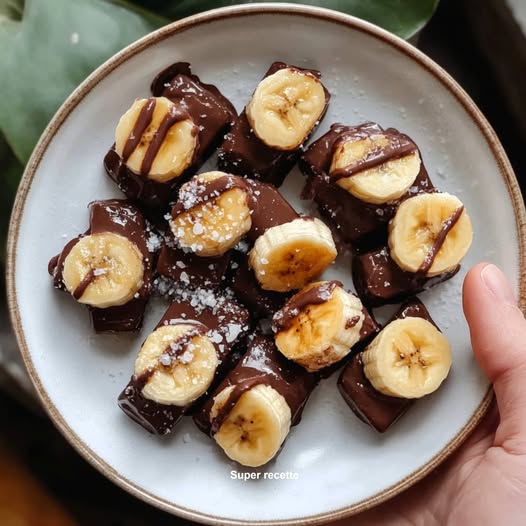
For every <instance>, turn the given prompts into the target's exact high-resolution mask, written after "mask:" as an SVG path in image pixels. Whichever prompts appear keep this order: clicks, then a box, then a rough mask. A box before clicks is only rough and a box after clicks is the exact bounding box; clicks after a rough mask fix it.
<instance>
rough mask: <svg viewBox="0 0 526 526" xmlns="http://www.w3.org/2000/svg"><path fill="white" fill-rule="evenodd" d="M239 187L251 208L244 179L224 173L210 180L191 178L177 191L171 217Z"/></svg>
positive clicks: (250, 195) (249, 194) (248, 192)
mask: <svg viewBox="0 0 526 526" xmlns="http://www.w3.org/2000/svg"><path fill="white" fill-rule="evenodd" d="M234 188H239V189H240V190H243V191H244V192H246V194H247V197H248V206H249V207H250V208H251V209H252V208H253V206H254V205H253V203H252V192H251V190H250V187H249V186H248V184H247V183H246V181H245V180H244V179H241V177H237V176H235V175H224V176H222V177H218V178H217V179H212V180H210V181H203V180H197V179H192V180H191V181H189V182H188V183H187V185H186V186H185V187H183V188H182V189H181V191H180V192H179V199H178V201H177V202H176V203H175V205H174V207H173V208H172V217H173V218H174V219H175V217H177V216H178V215H179V214H181V213H183V212H186V211H187V210H190V209H192V208H193V207H195V206H199V205H202V204H205V203H207V202H209V201H210V200H212V199H216V198H218V197H219V196H221V195H222V194H224V193H225V192H227V191H228V190H232V189H234Z"/></svg>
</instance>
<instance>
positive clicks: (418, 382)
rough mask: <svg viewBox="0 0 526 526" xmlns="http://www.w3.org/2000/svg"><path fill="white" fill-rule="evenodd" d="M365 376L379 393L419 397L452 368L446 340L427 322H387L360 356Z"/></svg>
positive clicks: (443, 377) (403, 320) (429, 391)
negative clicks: (361, 356)
mask: <svg viewBox="0 0 526 526" xmlns="http://www.w3.org/2000/svg"><path fill="white" fill-rule="evenodd" d="M362 359H363V364H364V373H365V376H367V378H368V379H369V381H370V382H371V384H372V385H373V387H374V388H375V389H376V390H377V391H380V392H381V393H383V394H385V395H388V396H395V397H398V398H420V397H422V396H425V395H427V394H429V393H432V392H433V391H436V390H437V389H438V388H439V387H440V384H441V383H442V382H443V381H444V380H445V378H446V377H447V375H448V373H449V370H450V368H451V361H452V358H451V348H450V346H449V342H448V340H447V338H446V337H445V336H444V335H443V334H442V333H441V332H440V331H439V330H438V329H437V328H436V327H435V326H434V325H433V324H432V323H430V322H429V321H427V320H424V319H423V318H413V317H408V318H404V319H401V320H395V321H392V322H391V323H389V325H387V326H386V327H385V328H384V329H383V330H382V331H381V332H380V334H378V336H376V338H375V339H374V340H373V341H372V342H371V343H370V344H369V346H368V347H367V349H366V350H365V351H364V353H363V358H362Z"/></svg>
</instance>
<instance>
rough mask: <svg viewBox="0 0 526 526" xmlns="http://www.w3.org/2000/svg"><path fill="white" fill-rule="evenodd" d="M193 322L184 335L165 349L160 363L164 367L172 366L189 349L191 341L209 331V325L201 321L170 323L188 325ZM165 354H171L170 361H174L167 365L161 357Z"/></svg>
mask: <svg viewBox="0 0 526 526" xmlns="http://www.w3.org/2000/svg"><path fill="white" fill-rule="evenodd" d="M188 324H191V325H193V327H192V328H191V329H190V330H188V331H187V332H185V333H184V334H183V335H181V336H180V337H179V338H177V339H176V340H174V341H173V342H172V343H170V345H168V346H167V347H166V349H164V351H163V352H162V353H161V354H160V356H159V364H160V365H161V366H163V367H171V365H172V364H173V362H174V361H175V360H177V358H179V357H180V356H181V355H182V354H184V352H185V351H186V350H187V348H188V346H189V345H190V342H191V341H192V340H193V339H194V338H195V337H196V336H202V335H204V334H206V333H207V331H208V327H207V326H206V325H203V324H202V323H200V322H195V321H193V320H192V321H189V320H183V319H180V320H172V322H171V323H170V325H188ZM163 356H169V357H170V362H172V363H171V364H170V365H168V366H167V365H165V364H164V363H163V362H162V361H161V359H162V357H163Z"/></svg>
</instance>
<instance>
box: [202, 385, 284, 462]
mask: <svg viewBox="0 0 526 526" xmlns="http://www.w3.org/2000/svg"><path fill="white" fill-rule="evenodd" d="M234 389H235V386H230V387H227V388H225V389H223V390H222V391H221V392H219V393H218V394H217V395H216V396H215V398H214V405H213V406H212V409H211V411H210V418H211V421H213V420H214V419H215V418H216V417H217V415H218V414H219V412H220V411H221V409H222V408H223V406H224V405H225V404H226V403H227V402H228V401H229V398H230V396H231V394H232V391H233V390H234ZM291 418H292V416H291V411H290V407H289V405H288V404H287V402H286V401H285V398H283V396H282V395H281V394H280V393H278V392H277V391H276V390H275V389H274V388H273V387H271V386H269V385H263V384H259V385H255V386H253V387H251V388H250V389H248V390H247V391H245V392H244V393H243V394H241V396H240V397H239V399H238V400H237V402H236V403H235V405H234V406H233V408H232V409H231V410H230V412H229V413H228V415H227V416H226V418H225V419H224V421H223V422H222V425H221V426H220V428H219V429H218V430H217V432H216V433H215V434H214V435H213V437H214V440H215V441H216V442H217V444H218V445H219V446H220V447H221V448H222V449H223V451H224V452H225V454H226V455H227V456H228V457H229V458H231V459H232V460H235V461H236V462H239V463H240V464H242V465H243V466H249V467H258V466H262V465H263V464H266V463H267V462H269V461H270V460H271V459H272V458H273V457H274V456H275V455H276V453H277V452H278V451H279V449H280V447H281V445H282V444H283V442H284V440H285V438H286V437H287V435H288V434H289V430H290V425H291Z"/></svg>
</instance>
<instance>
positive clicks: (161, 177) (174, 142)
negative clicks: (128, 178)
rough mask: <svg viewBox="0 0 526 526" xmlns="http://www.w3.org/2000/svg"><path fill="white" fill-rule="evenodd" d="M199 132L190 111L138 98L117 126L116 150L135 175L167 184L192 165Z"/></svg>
mask: <svg viewBox="0 0 526 526" xmlns="http://www.w3.org/2000/svg"><path fill="white" fill-rule="evenodd" d="M198 132H199V130H198V128H197V126H196V125H195V123H194V121H193V120H192V118H191V117H190V115H189V114H188V112H187V111H186V110H185V109H184V108H182V107H181V106H178V105H176V104H174V103H173V102H172V101H171V100H169V99H167V98H165V97H150V98H149V99H137V100H136V101H135V102H134V103H133V104H132V106H131V108H130V109H129V110H128V111H127V112H126V113H125V114H124V115H123V116H122V117H121V119H120V120H119V123H118V124H117V129H116V130H115V151H116V152H117V153H118V154H119V156H120V157H121V158H122V160H123V162H124V163H125V164H126V166H127V167H128V169H130V170H131V171H132V172H134V173H136V174H138V175H144V176H146V177H148V179H151V180H153V181H156V182H158V183H166V182H168V181H171V180H172V179H174V178H176V177H178V176H180V175H181V174H182V173H183V172H184V171H185V170H186V169H187V168H188V167H189V166H190V165H191V164H192V162H193V159H194V154H195V151H196V149H197V147H198Z"/></svg>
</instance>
